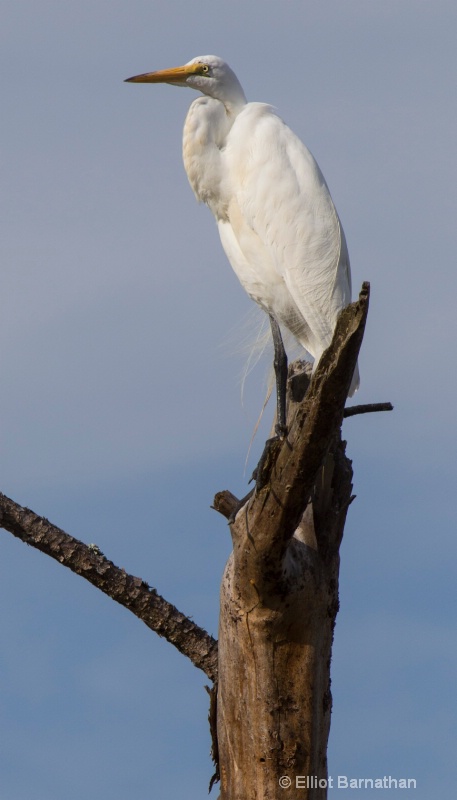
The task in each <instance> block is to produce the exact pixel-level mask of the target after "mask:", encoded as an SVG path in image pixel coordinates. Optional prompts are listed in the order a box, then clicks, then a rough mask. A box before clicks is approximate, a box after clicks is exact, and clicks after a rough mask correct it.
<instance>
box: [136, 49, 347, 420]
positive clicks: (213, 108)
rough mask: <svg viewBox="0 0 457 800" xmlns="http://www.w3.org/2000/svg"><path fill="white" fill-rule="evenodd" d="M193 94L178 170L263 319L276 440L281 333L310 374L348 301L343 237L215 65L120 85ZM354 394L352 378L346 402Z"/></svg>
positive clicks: (269, 117) (279, 126) (279, 143)
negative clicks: (270, 356)
mask: <svg viewBox="0 0 457 800" xmlns="http://www.w3.org/2000/svg"><path fill="white" fill-rule="evenodd" d="M128 81H129V82H133V83H170V84H173V85H177V86H189V87H190V88H192V89H197V90H198V91H200V92H202V93H203V95H204V96H203V97H199V98H197V99H196V100H194V102H193V103H192V105H191V106H190V109H189V113H188V114H187V118H186V122H185V125H184V136H183V157H184V166H185V168H186V172H187V176H188V178H189V181H190V184H191V186H192V189H193V190H194V192H195V195H196V197H197V199H198V200H199V201H201V202H204V203H206V204H207V205H208V206H209V208H210V209H211V211H212V212H213V214H214V216H215V218H216V221H217V225H218V228H219V234H220V237H221V241H222V246H223V248H224V250H225V252H226V254H227V257H228V259H229V261H230V263H231V265H232V267H233V269H234V271H235V272H236V274H237V276H238V278H239V280H240V282H241V284H242V285H243V287H244V288H245V289H246V291H247V293H248V294H249V295H250V297H252V299H253V300H255V302H256V303H258V304H259V305H260V306H261V307H262V308H263V309H264V310H265V311H266V312H267V314H268V315H269V317H270V323H271V328H272V334H273V342H274V347H275V372H276V382H277V400H278V424H277V432H278V434H280V435H283V434H284V432H285V419H286V418H285V413H286V406H285V395H286V380H287V358H286V354H285V350H284V346H283V343H282V338H281V333H280V327H279V326H280V325H283V326H285V327H286V328H287V329H288V330H289V331H291V333H292V334H293V335H294V337H295V338H296V339H297V341H298V342H299V343H300V344H301V345H302V346H303V347H304V349H305V350H306V351H307V353H308V354H310V355H311V356H312V357H313V358H314V366H316V365H317V363H318V361H319V359H320V357H321V355H322V353H323V351H324V350H325V349H326V348H327V347H328V346H329V345H330V342H331V340H332V336H333V332H334V329H335V325H336V320H337V317H338V314H339V313H340V311H341V310H342V309H343V308H344V307H345V306H346V305H348V303H349V302H350V300H351V270H350V265H349V256H348V251H347V245H346V239H345V236H344V232H343V228H342V227H341V223H340V221H339V218H338V214H337V213H336V210H335V206H334V205H333V202H332V198H331V196H330V192H329V190H328V187H327V184H326V183H325V180H324V177H323V175H322V173H321V171H320V169H319V167H318V165H317V164H316V161H315V160H314V158H313V156H312V155H311V153H310V152H309V150H308V149H307V148H306V147H305V145H304V144H303V143H302V142H301V141H300V140H299V139H298V138H297V136H295V134H294V133H293V132H292V131H291V130H290V128H288V127H287V125H286V124H285V123H284V122H283V121H282V119H281V118H280V117H278V115H277V114H276V112H275V111H274V109H273V108H272V107H271V106H269V105H266V104H265V103H248V102H247V100H246V97H245V94H244V92H243V89H242V87H241V84H240V82H239V81H238V78H237V77H236V75H235V74H234V72H233V71H232V70H231V69H230V67H229V66H228V64H226V63H225V62H224V61H223V60H222V59H221V58H218V57H217V56H198V57H197V58H194V59H192V61H189V62H188V63H187V64H185V65H184V66H182V67H174V68H172V69H166V70H161V71H159V72H149V73H146V74H143V75H136V76H135V77H133V78H128ZM358 385H359V375H358V369H356V371H355V373H354V376H353V379H352V384H351V388H350V391H349V394H350V395H352V394H353V393H354V392H355V391H356V389H357V388H358Z"/></svg>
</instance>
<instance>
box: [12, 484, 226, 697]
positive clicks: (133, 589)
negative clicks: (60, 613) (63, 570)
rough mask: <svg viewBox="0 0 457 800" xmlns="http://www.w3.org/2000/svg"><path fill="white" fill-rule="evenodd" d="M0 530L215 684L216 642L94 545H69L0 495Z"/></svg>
mask: <svg viewBox="0 0 457 800" xmlns="http://www.w3.org/2000/svg"><path fill="white" fill-rule="evenodd" d="M0 527H2V528H4V529H5V530H7V531H9V532H10V533H12V534H13V535H14V536H16V537H17V538H18V539H21V540H22V541H23V542H25V543H26V544H29V545H31V546H32V547H35V548H37V549H38V550H41V552H42V553H46V555H48V556H51V558H54V559H55V560H56V561H58V562H59V564H62V565H63V566H65V567H68V568H69V569H71V570H72V572H75V573H76V574H77V575H81V576H82V577H83V578H85V579H86V580H87V581H89V582H90V583H92V584H93V586H96V587H97V589H100V590H101V591H102V592H104V593H105V594H107V595H109V597H112V599H113V600H116V602H117V603H120V604H121V605H122V606H124V607H125V608H128V609H129V611H131V612H132V613H133V614H135V616H137V617H139V619H141V620H142V621H143V622H144V623H145V625H147V626H148V628H151V630H153V631H155V632H156V633H158V634H159V636H163V637H164V638H165V639H167V640H168V641H169V642H170V643H171V644H173V645H174V646H175V647H176V648H177V649H178V650H179V651H180V653H182V654H183V655H185V656H187V657H188V658H190V660H191V661H192V663H193V664H195V666H196V667H198V668H199V669H202V670H203V671H204V672H205V673H206V675H207V676H208V678H209V679H210V680H212V681H214V680H217V642H216V640H215V639H213V637H212V636H210V635H209V634H208V633H207V632H206V631H205V630H203V629H202V628H200V627H199V626H198V625H196V624H195V622H192V620H190V619H189V618H188V617H186V616H185V615H184V614H181V612H180V611H178V609H177V608H175V606H173V605H172V604H171V603H169V602H168V601H167V600H165V599H164V598H163V597H161V596H160V594H158V593H157V592H156V590H155V589H154V588H152V586H148V584H147V583H146V582H145V581H143V580H142V579H141V578H136V577H135V576H134V575H129V574H128V573H127V572H126V571H125V570H124V569H120V568H119V567H116V565H115V564H113V562H112V561H109V560H108V559H107V558H106V557H105V556H104V555H103V553H102V552H101V551H100V549H99V548H98V547H97V546H96V545H94V544H89V545H87V544H84V542H81V541H79V539H74V538H73V536H69V535H68V533H65V532H64V531H63V530H61V529H60V528H57V527H56V526H55V525H52V523H51V522H49V520H47V519H45V518H44V517H39V516H38V515H37V514H35V513H34V512H33V511H30V509H28V508H23V507H22V506H20V505H18V504H17V503H15V502H14V501H13V500H10V499H9V498H8V497H6V495H4V494H1V493H0Z"/></svg>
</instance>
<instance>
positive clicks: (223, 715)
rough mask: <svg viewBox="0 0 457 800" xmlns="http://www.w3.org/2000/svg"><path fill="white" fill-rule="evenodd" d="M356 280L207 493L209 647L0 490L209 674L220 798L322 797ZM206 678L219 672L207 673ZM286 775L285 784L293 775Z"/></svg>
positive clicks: (347, 491)
mask: <svg viewBox="0 0 457 800" xmlns="http://www.w3.org/2000/svg"><path fill="white" fill-rule="evenodd" d="M368 300H369V285H368V284H367V283H364V284H363V286H362V291H361V293H360V295H359V299H358V300H357V301H356V302H355V303H352V304H351V305H350V306H348V307H347V308H346V309H344V311H343V312H342V313H341V315H340V317H339V319H338V323H337V326H336V329H335V334H334V337H333V341H332V343H331V345H330V347H329V348H328V349H327V350H326V351H325V353H324V354H323V356H322V358H321V360H320V362H319V365H318V368H317V369H316V372H315V374H314V375H313V376H312V378H311V379H310V377H309V370H308V369H307V368H306V366H305V365H304V364H303V362H295V364H292V366H291V367H290V369H289V380H288V397H289V402H288V414H287V436H285V437H284V438H282V439H281V438H279V437H278V438H276V439H275V440H274V441H270V443H267V446H266V449H265V451H264V455H263V457H262V458H261V460H260V462H259V466H258V468H257V471H256V488H255V489H254V490H252V491H251V492H250V493H249V494H248V495H247V496H246V497H245V498H244V499H243V500H241V501H240V500H238V499H237V498H236V497H235V496H234V495H233V494H232V493H231V492H229V491H225V492H220V493H219V494H218V495H216V497H215V499H214V508H215V509H216V510H217V511H219V512H220V513H221V514H223V515H224V516H225V517H226V518H227V519H228V520H229V523H230V532H231V535H232V541H233V552H232V555H231V556H230V558H229V560H228V562H227V565H226V568H225V572H224V576H223V579H222V585H221V609H220V622H219V645H218V643H217V642H216V641H215V640H214V639H213V638H212V637H211V636H210V635H209V634H208V633H207V632H206V631H205V630H203V629H202V628H200V627H199V626H198V625H196V624H195V623H194V622H193V621H192V620H190V619H189V618H188V617H186V616H184V614H181V613H180V612H179V611H178V610H177V609H176V608H175V607H174V606H173V605H172V604H171V603H169V602H168V601H166V600H165V599H164V598H163V597H161V596H160V595H159V594H158V593H157V592H156V591H155V589H153V588H152V587H150V586H148V584H147V583H146V582H145V581H143V580H141V578H136V577H135V576H133V575H128V574H127V573H126V572H125V570H123V569H119V567H116V566H115V565H114V564H113V563H112V562H111V561H109V560H108V559H107V558H106V557H105V556H104V554H103V553H101V551H100V550H99V548H98V547H97V546H96V545H86V544H84V543H83V542H81V541H79V540H78V539H75V538H73V537H72V536H69V535H68V534H67V533H65V532H64V531H62V530H61V529H60V528H57V527H56V526H54V525H52V524H51V523H50V522H49V521H48V520H47V519H45V518H43V517H39V516H38V515H37V514H34V512H33V511H30V510H29V509H27V508H23V507H21V506H19V505H18V504H17V503H14V501H13V500H10V499H9V498H8V497H6V496H5V495H3V494H0V525H1V527H3V528H5V529H6V530H8V531H10V532H11V533H12V534H13V535H14V536H16V537H18V538H20V539H22V541H24V542H25V543H26V544H29V545H31V546H33V547H36V548H37V549H39V550H41V552H43V553H46V554H47V555H49V556H51V557H52V558H54V559H56V560H57V561H58V562H59V563H60V564H62V565H63V566H66V567H68V568H69V569H71V570H72V571H73V572H76V573H77V574H78V575H81V576H82V577H84V578H85V579H86V580H88V581H90V583H92V584H93V585H94V586H96V587H97V588H98V589H100V590H101V591H103V592H105V594H107V595H109V596H110V597H112V599H113V600H116V601H117V602H118V603H120V604H122V605H123V606H125V607H126V608H128V609H129V610H130V611H132V613H133V614H135V615H136V616H137V617H139V618H140V619H141V620H143V622H144V623H145V624H146V625H147V626H148V627H149V628H150V629H151V630H153V631H155V632H156V633H158V634H159V636H163V637H165V638H166V639H167V640H168V641H169V642H170V643H171V644H173V645H174V646H175V647H176V648H177V649H178V650H179V651H180V652H181V653H182V654H183V655H185V656H187V657H188V658H189V659H190V660H191V661H192V663H193V664H194V665H195V666H196V667H198V668H199V669H202V670H203V671H204V672H205V673H206V675H207V676H208V677H209V678H210V680H211V681H213V683H214V686H213V688H212V689H209V690H208V691H209V693H210V716H209V721H210V729H211V736H212V740H213V747H212V755H213V759H214V761H215V764H216V772H215V774H214V776H213V778H212V779H211V783H210V788H211V786H212V784H213V783H214V782H215V781H217V780H219V779H220V782H221V794H220V800H278V798H281V800H282V799H283V800H292V799H293V800H296V798H297V793H296V792H297V789H300V798H302V800H324V798H326V796H327V788H326V782H327V755H326V754H327V741H328V734H329V729H330V712H331V705H332V696H331V692H330V660H331V649H332V641H333V629H334V625H335V618H336V614H337V612H338V575H339V546H340V543H341V539H342V536H343V528H344V523H345V519H346V512H347V509H348V506H349V504H350V503H351V500H352V499H353V497H352V468H351V462H350V460H349V459H348V458H347V457H346V454H345V442H343V441H342V439H341V424H342V421H343V417H348V416H353V415H355V414H361V413H367V412H371V411H383V410H391V408H392V406H391V405H390V403H376V404H371V405H364V406H352V407H349V408H348V409H345V408H344V404H345V401H346V397H347V393H348V390H349V386H350V383H351V378H352V374H353V371H354V367H355V364H356V362H357V356H358V352H359V349H360V345H361V343H362V338H363V332H364V327H365V321H366V316H367V312H368ZM218 676H219V683H217V681H218ZM297 779H298V781H299V782H297Z"/></svg>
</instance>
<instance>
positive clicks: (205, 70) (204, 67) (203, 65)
mask: <svg viewBox="0 0 457 800" xmlns="http://www.w3.org/2000/svg"><path fill="white" fill-rule="evenodd" d="M208 72H209V67H208V64H202V75H207V74H208Z"/></svg>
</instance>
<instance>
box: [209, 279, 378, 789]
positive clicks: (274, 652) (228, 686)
mask: <svg viewBox="0 0 457 800" xmlns="http://www.w3.org/2000/svg"><path fill="white" fill-rule="evenodd" d="M368 295H369V290H368V286H367V285H365V284H364V287H363V289H362V293H361V295H360V297H359V300H358V301H357V302H356V303H353V304H352V305H351V306H349V307H348V308H347V309H346V310H345V311H344V312H343V313H342V315H341V316H340V319H339V322H338V325H337V329H336V331H335V336H334V339H333V342H332V345H331V347H330V348H329V349H328V350H327V351H326V352H325V353H324V355H323V357H322V359H321V362H320V365H319V367H318V369H317V370H316V373H315V375H314V376H313V378H312V380H311V383H310V385H309V389H308V391H307V393H306V397H305V399H304V401H302V402H296V399H297V398H296V395H297V393H296V392H295V393H294V392H289V395H290V396H291V397H292V399H291V400H290V401H289V409H288V416H287V428H288V435H287V438H286V439H285V440H284V441H280V442H279V444H278V445H277V446H275V448H274V449H273V450H272V453H273V455H272V456H271V458H270V460H269V464H268V469H267V471H268V474H267V476H266V478H267V480H266V482H264V479H265V476H263V477H262V482H261V488H260V489H259V488H257V490H256V492H255V494H254V495H253V496H252V497H251V498H250V499H249V500H248V501H247V503H246V504H245V505H244V506H243V508H241V509H240V510H239V511H238V513H237V515H236V518H235V520H234V522H233V523H232V525H231V534H232V540H233V553H232V555H231V557H230V559H229V561H228V563H227V566H226V569H225V573H224V578H223V581H222V587H221V613H220V627H219V691H218V748H219V758H220V776H221V794H220V798H221V800H277V798H279V797H281V798H284V800H291V799H292V798H294V800H296V797H297V788H296V783H295V781H296V778H297V776H298V777H301V778H305V780H306V776H309V777H311V776H313V777H314V778H316V776H317V779H318V780H321V781H323V782H324V783H325V780H326V778H327V760H326V752H327V740H328V733H329V727H330V711H331V693H330V659H331V646H332V638H333V627H334V623H335V617H336V613H337V610H338V572H339V545H340V542H341V538H342V535H343V528H344V522H345V518H346V512H347V509H348V506H349V504H350V502H351V498H352V482H351V479H352V469H351V462H350V461H349V459H348V458H347V457H346V455H345V444H344V442H342V440H341V435H340V429H341V423H342V419H343V411H344V403H345V400H346V396H347V392H348V390H349V385H350V382H351V378H352V373H353V370H354V367H355V364H356V361H357V355H358V351H359V348H360V344H361V341H362V337H363V330H364V325H365V320H366V315H367V310H368ZM294 398H295V399H294ZM298 400H299V401H300V400H301V393H300V392H298ZM270 462H271V463H270ZM221 499H222V507H223V508H228V507H230V505H233V500H232V499H231V498H227V496H224V493H222V494H219V496H218V502H221ZM224 504H225V505H224ZM281 777H283V778H284V779H285V781H283V783H285V784H286V783H287V779H290V787H289V788H287V787H282V786H281V785H280V783H279V780H280V778H281ZM310 783H311V785H312V784H314V785H315V781H313V782H310ZM326 796H327V793H326V789H325V788H324V787H323V788H320V789H319V788H317V789H315V788H308V789H306V788H303V789H300V797H301V798H303V800H310V798H313V800H322V798H325V797H326Z"/></svg>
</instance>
